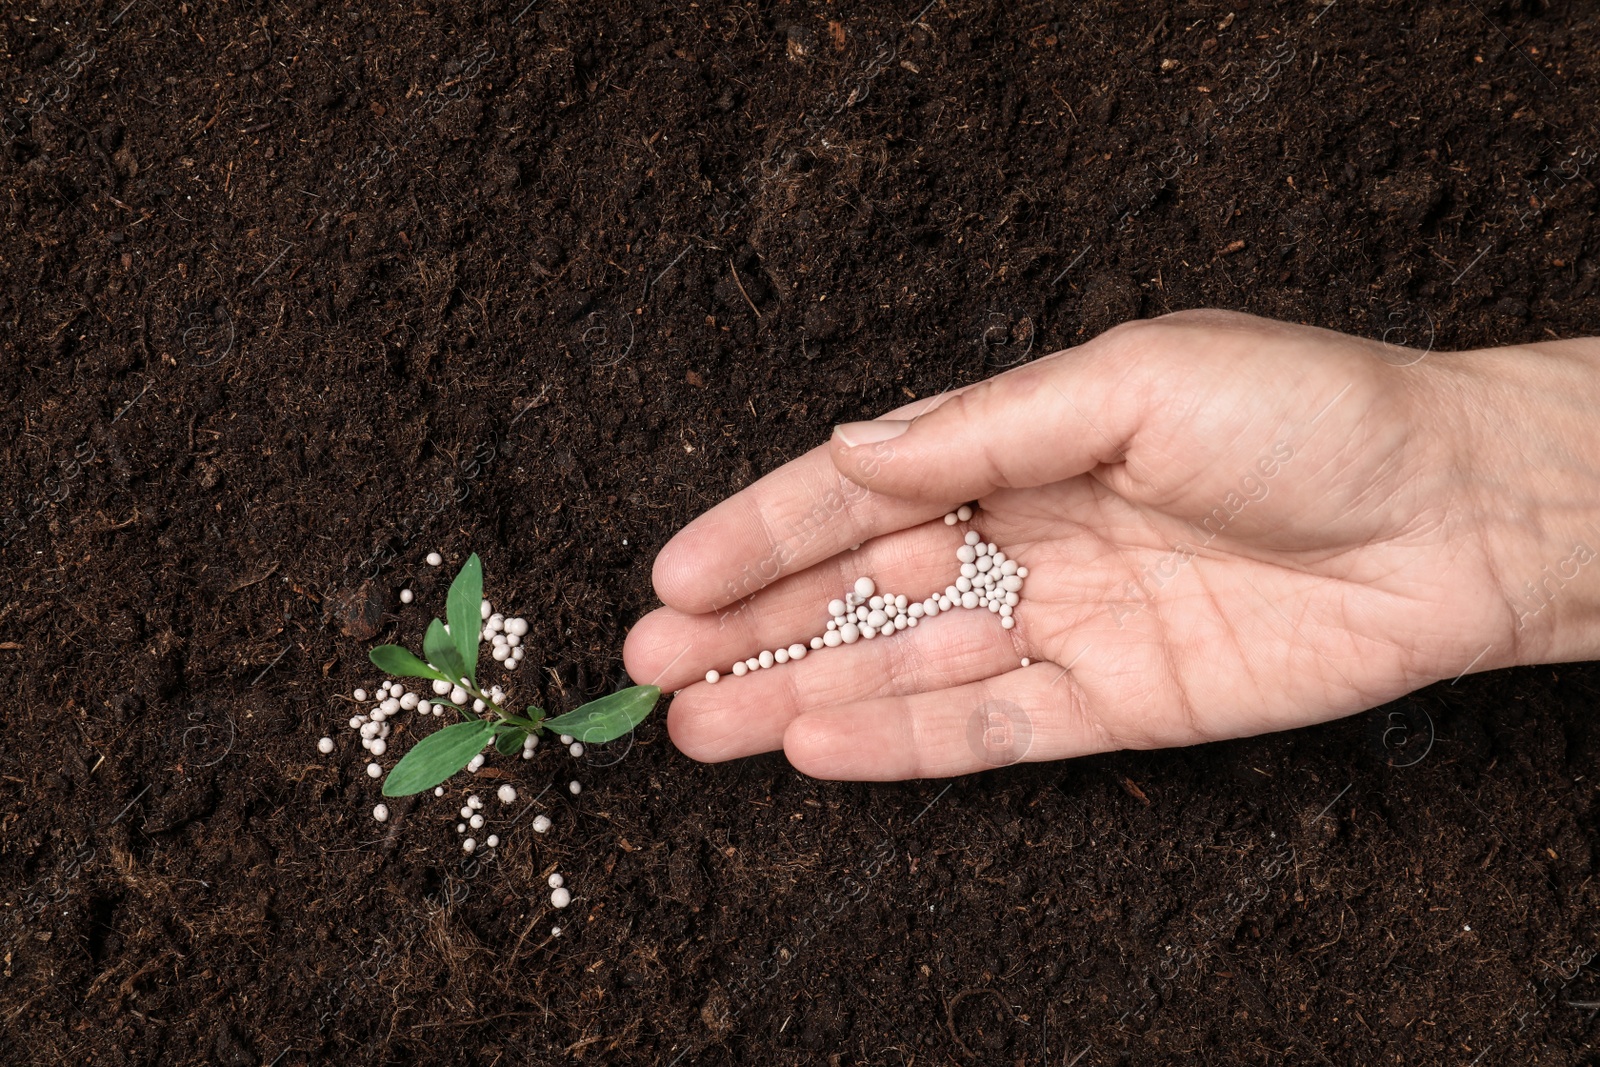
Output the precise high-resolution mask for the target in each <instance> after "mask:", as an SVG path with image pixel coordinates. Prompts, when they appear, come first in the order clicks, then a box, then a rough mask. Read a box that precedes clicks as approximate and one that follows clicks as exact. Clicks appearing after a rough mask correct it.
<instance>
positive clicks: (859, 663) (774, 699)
mask: <svg viewBox="0 0 1600 1067" xmlns="http://www.w3.org/2000/svg"><path fill="white" fill-rule="evenodd" d="M1025 640H1026V637H1025V635H1024V634H1023V633H1022V627H1021V626H1019V627H1018V628H1017V629H1014V630H1011V631H1006V630H1002V629H1001V628H1000V626H999V625H998V620H997V619H996V617H995V616H994V615H992V614H990V613H989V612H987V611H964V610H958V611H952V612H949V613H945V614H941V615H940V616H938V617H937V618H933V619H930V620H928V621H927V622H926V623H923V624H921V625H919V626H918V627H916V628H915V629H906V630H902V631H900V632H898V633H895V634H886V635H882V636H879V637H876V638H873V639H872V640H870V641H866V640H863V641H857V642H856V643H854V644H851V645H841V646H839V647H837V648H824V649H821V650H820V651H817V652H812V653H809V654H808V655H807V656H806V657H805V658H804V659H802V660H800V661H799V662H798V663H796V662H793V661H791V662H789V663H786V664H784V665H782V666H778V667H772V668H770V669H767V670H758V671H755V672H753V673H751V674H747V675H745V676H744V677H742V678H725V679H723V680H722V681H720V682H718V683H717V684H716V685H707V684H706V683H705V682H700V683H698V684H696V685H691V686H690V687H689V688H687V689H685V690H683V691H682V692H681V693H679V694H678V695H677V696H676V697H674V699H673V702H672V706H671V708H670V709H669V711H668V713H667V729H668V732H669V733H670V734H671V736H672V740H673V743H674V744H676V745H677V746H678V748H679V749H680V750H681V751H682V752H683V753H684V754H685V755H688V756H690V757H691V758H693V759H697V760H701V761H705V762H715V761H719V760H727V759H735V758H738V757H742V756H751V755H755V754H757V753H761V752H771V751H775V750H776V749H779V748H781V747H783V739H784V731H785V730H786V729H787V728H788V727H789V724H790V723H792V722H793V721H795V719H797V718H799V717H800V716H802V715H804V714H807V713H809V712H814V711H818V710H820V709H824V708H827V707H830V706H835V705H840V704H849V705H851V706H856V705H857V704H858V702H859V701H862V700H867V699H875V698H882V697H894V696H904V695H908V694H913V693H919V692H922V691H924V690H930V689H931V690H941V689H946V688H949V687H950V686H960V685H965V684H968V683H971V682H975V681H978V680H980V679H983V678H988V677H990V676H992V675H995V674H997V673H1000V672H1002V671H1006V670H1008V669H1010V668H1012V667H1015V666H1016V664H1017V662H1018V659H1019V657H1020V655H1021V653H1020V652H1019V647H1023V646H1022V643H1023V642H1025Z"/></svg>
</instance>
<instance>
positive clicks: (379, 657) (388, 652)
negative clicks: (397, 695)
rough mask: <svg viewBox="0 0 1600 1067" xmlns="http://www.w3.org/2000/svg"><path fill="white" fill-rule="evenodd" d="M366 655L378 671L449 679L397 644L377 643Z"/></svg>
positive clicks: (398, 674) (400, 676)
mask: <svg viewBox="0 0 1600 1067" xmlns="http://www.w3.org/2000/svg"><path fill="white" fill-rule="evenodd" d="M367 657H368V658H369V659H371V660H372V665H373V666H375V667H377V668H378V669H379V670H380V671H382V672H383V673H385V674H392V675H394V676H395V677H397V678H436V679H441V680H443V681H446V682H448V681H450V679H449V678H446V677H445V676H444V674H443V673H441V672H439V671H436V670H434V669H433V668H432V667H430V666H428V665H427V664H426V663H424V662H422V661H421V660H420V659H418V658H417V657H416V656H415V655H413V654H412V653H410V652H407V651H406V650H405V649H403V648H401V647H400V646H399V645H379V646H378V647H377V648H375V649H373V650H372V651H371V652H368V653H367ZM452 684H453V683H452Z"/></svg>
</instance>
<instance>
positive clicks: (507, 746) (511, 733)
mask: <svg viewBox="0 0 1600 1067" xmlns="http://www.w3.org/2000/svg"><path fill="white" fill-rule="evenodd" d="M527 737H528V731H526V730H520V729H519V730H506V731H505V732H503V733H502V734H501V735H500V736H499V737H497V738H495V739H494V750H495V751H496V752H498V753H500V755H502V756H515V755H518V754H520V753H521V752H522V742H523V741H525V740H526V739H527Z"/></svg>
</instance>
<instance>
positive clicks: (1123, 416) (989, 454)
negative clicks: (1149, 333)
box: [828, 331, 1151, 510]
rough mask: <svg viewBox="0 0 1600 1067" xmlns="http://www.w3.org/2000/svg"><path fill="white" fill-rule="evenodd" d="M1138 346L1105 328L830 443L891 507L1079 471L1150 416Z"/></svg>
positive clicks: (1117, 451) (852, 474) (1118, 446)
mask: <svg viewBox="0 0 1600 1067" xmlns="http://www.w3.org/2000/svg"><path fill="white" fill-rule="evenodd" d="M1127 336H1131V335H1130V334H1129V333H1128V332H1127V331H1123V332H1122V333H1119V334H1116V337H1118V338H1120V337H1127ZM1108 338H1110V339H1108ZM1134 354H1136V353H1135V351H1134V350H1133V349H1132V346H1131V344H1130V343H1129V342H1127V341H1122V340H1117V339H1116V338H1113V336H1112V335H1109V334H1108V335H1102V337H1101V338H1097V339H1096V341H1094V342H1090V343H1089V344H1087V345H1084V346H1082V347H1080V348H1076V349H1072V350H1069V351H1065V352H1058V353H1056V354H1055V355H1052V356H1047V357H1045V358H1044V359H1041V360H1037V361H1035V362H1033V363H1030V364H1028V365H1027V366H1024V367H1018V368H1016V369H1015V370H1012V371H1008V372H1007V373H1005V374H1002V375H999V376H997V377H994V378H990V379H988V380H986V381H982V382H979V383H977V384H976V385H974V386H971V387H970V388H968V389H967V390H966V391H964V392H962V393H960V394H959V395H956V396H953V397H951V398H949V400H948V401H947V402H945V403H942V404H940V405H938V406H937V407H936V408H934V409H932V410H931V411H929V412H927V413H925V414H922V415H919V416H916V417H914V418H911V419H905V418H886V419H880V420H875V421H872V422H855V423H846V424H843V425H841V426H838V427H836V428H835V430H834V435H833V438H832V440H831V441H830V442H829V444H828V448H829V451H830V454H831V456H832V458H833V461H834V464H835V466H836V467H837V469H838V470H839V472H840V473H841V474H843V475H845V476H846V477H847V478H849V479H850V480H851V481H852V482H854V483H855V484H857V485H859V486H861V487H862V489H863V490H864V491H867V492H869V493H871V494H872V495H873V497H874V498H875V499H878V500H883V501H885V503H883V504H881V505H880V506H881V507H884V508H888V507H889V506H890V505H889V504H887V502H886V501H887V500H889V499H898V500H901V501H905V502H908V503H909V502H913V501H915V502H922V503H925V504H927V505H928V507H929V508H930V509H934V510H937V509H938V508H939V507H941V506H945V505H946V504H948V503H949V502H950V501H962V500H973V499H978V498H981V497H984V496H987V495H988V494H989V493H991V492H993V491H995V490H996V489H1004V488H1013V489H1020V488H1031V487H1034V486H1040V485H1048V484H1051V483H1053V482H1059V481H1062V480H1064V479H1067V478H1072V477H1076V476H1077V475H1080V474H1084V473H1086V472H1088V471H1090V470H1093V469H1094V468H1095V467H1096V466H1098V465H1100V464H1111V463H1116V462H1119V461H1120V460H1121V459H1122V457H1123V455H1124V453H1125V452H1126V451H1127V449H1128V446H1129V443H1130V441H1131V440H1132V438H1133V436H1134V434H1135V431H1136V430H1137V429H1138V427H1139V425H1140V423H1141V421H1142V418H1143V411H1144V408H1145V405H1146V404H1147V403H1148V401H1149V397H1150V392H1151V391H1150V389H1149V388H1148V387H1147V386H1146V385H1145V383H1144V382H1142V381H1141V380H1140V379H1141V378H1142V375H1141V374H1140V372H1139V367H1140V362H1139V361H1138V360H1137V359H1134V358H1131V357H1132V355H1134ZM1119 357H1120V358H1119Z"/></svg>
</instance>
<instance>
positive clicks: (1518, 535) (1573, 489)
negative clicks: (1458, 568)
mask: <svg viewBox="0 0 1600 1067" xmlns="http://www.w3.org/2000/svg"><path fill="white" fill-rule="evenodd" d="M1426 363H1427V364H1431V366H1429V365H1422V366H1419V367H1418V368H1417V369H1418V370H1419V371H1421V372H1423V374H1424V375H1425V376H1427V377H1428V378H1430V379H1431V382H1432V383H1433V385H1434V386H1435V387H1437V388H1436V392H1437V395H1439V396H1441V397H1442V398H1445V399H1444V402H1445V403H1446V404H1453V410H1452V411H1450V413H1449V414H1448V415H1447V416H1445V418H1444V419H1442V422H1445V423H1454V425H1453V426H1443V425H1442V426H1441V427H1440V431H1441V432H1442V433H1447V434H1449V435H1450V436H1451V438H1452V439H1453V440H1454V441H1455V442H1456V445H1455V448H1454V450H1453V455H1452V462H1454V463H1455V464H1456V465H1457V467H1458V469H1459V471H1460V472H1461V473H1462V475H1463V485H1464V493H1463V500H1462V503H1461V507H1462V508H1463V509H1466V510H1467V512H1468V514H1469V516H1470V518H1469V521H1472V522H1476V523H1477V524H1478V528H1479V529H1480V530H1481V531H1482V541H1483V545H1484V547H1485V550H1486V551H1487V552H1488V554H1489V556H1490V559H1491V565H1492V568H1493V570H1494V572H1495V574H1496V575H1497V576H1498V580H1499V583H1500V585H1501V593H1502V595H1503V596H1504V598H1505V601H1506V615H1507V617H1506V627H1505V633H1506V635H1507V636H1506V639H1505V641H1504V642H1502V644H1503V645H1504V647H1495V648H1493V649H1491V650H1489V651H1488V652H1487V653H1486V654H1485V655H1484V658H1483V661H1482V662H1480V663H1478V664H1476V665H1475V666H1474V667H1473V669H1475V670H1482V669H1484V668H1485V667H1489V666H1510V665H1517V664H1530V663H1560V662H1569V661H1573V660H1584V659H1600V339H1595V338H1589V339H1583V340H1575V341H1561V342H1554V343H1548V344H1536V345H1526V346H1514V347H1508V348H1501V349H1490V350H1484V351H1480V352H1468V353H1460V354H1457V355H1441V356H1436V357H1432V358H1431V359H1429V360H1428V361H1426Z"/></svg>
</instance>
